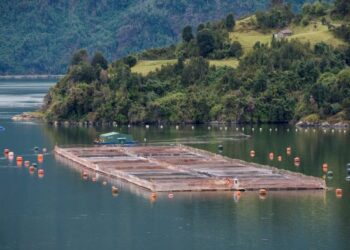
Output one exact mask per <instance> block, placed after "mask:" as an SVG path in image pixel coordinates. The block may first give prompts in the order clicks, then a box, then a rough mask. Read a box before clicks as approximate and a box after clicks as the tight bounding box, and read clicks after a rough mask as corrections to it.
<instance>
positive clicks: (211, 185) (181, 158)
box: [55, 145, 326, 192]
mask: <svg viewBox="0 0 350 250" xmlns="http://www.w3.org/2000/svg"><path fill="white" fill-rule="evenodd" d="M55 154H56V155H57V156H59V157H60V158H65V159H67V160H68V162H71V163H73V164H78V165H80V166H81V167H82V168H86V169H87V170H90V171H93V172H96V173H98V174H102V175H106V176H109V177H111V178H119V179H122V180H125V181H128V182H130V183H133V184H135V185H138V186H140V187H143V188H145V189H148V190H150V191H155V192H167V191H224V190H241V189H244V190H247V191H250V190H259V189H261V188H264V189H267V190H317V189H325V188H326V184H325V181H324V180H323V179H321V178H316V177H312V176H306V175H303V174H300V173H294V172H290V171H287V170H282V169H278V168H274V167H269V166H264V165H259V164H255V163H250V162H245V161H242V160H237V159H231V158H227V157H224V156H222V155H218V154H214V153H210V152H207V151H204V150H200V149H196V148H192V147H188V146H184V145H177V146H135V147H120V146H114V147H103V146H99V147H76V148H61V147H57V146H56V147H55Z"/></svg>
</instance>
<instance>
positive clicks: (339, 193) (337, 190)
mask: <svg viewBox="0 0 350 250" xmlns="http://www.w3.org/2000/svg"><path fill="white" fill-rule="evenodd" d="M335 195H336V196H337V198H341V197H342V196H343V189H341V188H337V189H336V190H335Z"/></svg>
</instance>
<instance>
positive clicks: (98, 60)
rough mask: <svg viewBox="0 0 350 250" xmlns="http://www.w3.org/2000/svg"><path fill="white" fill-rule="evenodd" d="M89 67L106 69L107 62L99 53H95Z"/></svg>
mask: <svg viewBox="0 0 350 250" xmlns="http://www.w3.org/2000/svg"><path fill="white" fill-rule="evenodd" d="M91 65H92V66H93V67H97V66H100V67H101V68H102V69H107V68H108V62H107V60H106V59H105V58H104V56H103V55H102V53H101V52H99V51H97V52H96V53H95V55H94V57H93V58H92V61H91Z"/></svg>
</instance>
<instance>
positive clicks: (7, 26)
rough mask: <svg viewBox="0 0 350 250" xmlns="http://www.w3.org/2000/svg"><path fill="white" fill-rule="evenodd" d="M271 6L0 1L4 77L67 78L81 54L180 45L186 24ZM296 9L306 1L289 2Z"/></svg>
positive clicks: (263, 2)
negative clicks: (76, 53) (84, 50)
mask: <svg viewBox="0 0 350 250" xmlns="http://www.w3.org/2000/svg"><path fill="white" fill-rule="evenodd" d="M268 2H269V1H268V0H245V1H242V0H206V1H200V0H194V1H189V0H118V1H117V0H97V1H92V0H88V1H77V0H72V1H62V0H59V1H50V0H36V1H24V0H22V1H19V0H15V1H1V2H0V22H1V26H0V74H19V73H20V74H30V73H51V74H53V73H54V74H57V73H64V72H65V71H66V67H67V64H68V62H69V58H70V55H71V54H72V53H73V51H75V50H76V49H78V48H87V49H88V50H89V51H90V52H92V51H96V50H100V51H102V52H103V53H104V55H106V56H107V58H108V59H109V60H112V59H116V58H118V57H120V56H123V55H126V54H128V53H130V52H135V51H140V50H143V49H146V48H150V47H160V46H165V45H169V44H171V43H173V42H175V41H177V40H178V39H179V33H180V30H181V28H182V27H183V26H184V25H186V24H191V25H194V26H196V25H197V24H199V23H201V22H205V21H208V20H212V19H217V18H222V17H223V16H225V15H226V14H228V13H231V12H233V13H235V15H236V16H240V15H244V14H247V13H251V12H254V11H255V10H257V9H264V8H266V6H267V5H268ZM287 2H290V3H292V4H293V6H294V7H295V8H299V7H300V6H301V4H302V3H303V2H305V1H303V0H290V1H287Z"/></svg>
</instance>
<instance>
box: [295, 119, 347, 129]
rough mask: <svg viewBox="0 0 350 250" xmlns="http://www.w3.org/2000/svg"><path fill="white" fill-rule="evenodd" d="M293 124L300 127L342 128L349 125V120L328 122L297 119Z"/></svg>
mask: <svg viewBox="0 0 350 250" xmlns="http://www.w3.org/2000/svg"><path fill="white" fill-rule="evenodd" d="M295 126H297V127H301V128H308V127H321V128H334V129H344V128H349V127H350V122H349V121H342V122H337V123H329V122H327V121H317V122H308V121H299V122H297V123H296V124H295Z"/></svg>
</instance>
